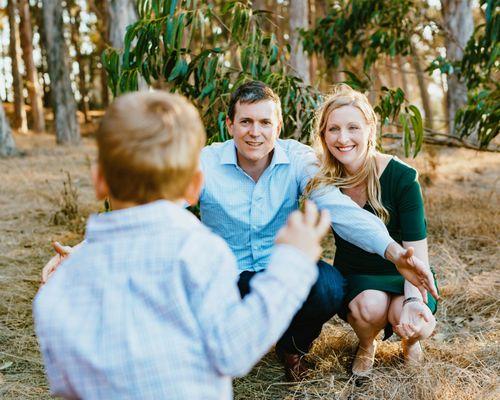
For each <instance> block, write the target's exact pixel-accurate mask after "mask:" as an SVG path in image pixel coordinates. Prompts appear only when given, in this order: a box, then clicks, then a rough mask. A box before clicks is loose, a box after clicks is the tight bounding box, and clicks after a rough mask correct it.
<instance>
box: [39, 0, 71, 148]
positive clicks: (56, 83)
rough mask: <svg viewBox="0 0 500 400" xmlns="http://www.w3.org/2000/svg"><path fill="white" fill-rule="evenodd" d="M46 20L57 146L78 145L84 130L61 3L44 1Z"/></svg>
mask: <svg viewBox="0 0 500 400" xmlns="http://www.w3.org/2000/svg"><path fill="white" fill-rule="evenodd" d="M43 21H44V36H45V38H44V39H45V47H46V50H47V63H48V70H49V76H50V94H51V103H52V109H53V111H54V121H55V128H56V138H57V143H59V144H77V143H79V141H80V128H79V126H78V121H77V119H76V102H75V97H74V95H73V90H72V89H71V80H70V75H69V65H68V59H69V57H68V50H67V47H66V43H65V41H64V34H63V19H62V4H61V0H43Z"/></svg>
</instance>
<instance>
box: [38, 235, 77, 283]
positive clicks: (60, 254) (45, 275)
mask: <svg viewBox="0 0 500 400" xmlns="http://www.w3.org/2000/svg"><path fill="white" fill-rule="evenodd" d="M52 247H53V248H54V250H55V251H56V253H57V254H56V255H55V256H54V257H52V258H51V259H50V260H49V262H48V263H47V264H45V266H44V267H43V269H42V285H44V284H45V283H47V280H48V279H49V278H50V276H51V275H52V274H53V273H54V272H55V271H56V269H57V267H59V265H60V264H61V262H62V261H63V260H64V259H65V258H66V257H67V256H69V255H70V254H71V252H72V251H73V248H72V247H70V246H63V245H62V244H61V243H59V242H53V243H52Z"/></svg>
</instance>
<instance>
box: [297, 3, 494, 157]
mask: <svg viewBox="0 0 500 400" xmlns="http://www.w3.org/2000/svg"><path fill="white" fill-rule="evenodd" d="M458 2H460V3H463V4H467V1H465V0H463V1H462V0H460V1H459V0H456V1H453V3H458ZM451 3H452V1H447V2H444V5H445V7H446V6H447V5H448V6H449V5H450V4H451ZM479 3H480V6H481V8H483V9H484V10H485V12H484V15H485V17H484V18H485V21H484V23H483V24H480V25H478V26H477V28H476V29H475V31H474V33H473V35H472V36H471V37H470V39H469V41H468V42H467V41H465V42H463V43H462V45H461V46H462V47H463V48H464V52H463V56H461V57H458V58H455V57H452V58H451V59H447V58H445V57H442V56H438V54H436V58H435V60H434V61H433V62H432V63H430V65H427V68H426V70H427V71H428V72H432V71H433V70H434V69H439V70H440V71H441V72H442V73H443V74H446V76H447V78H448V82H452V86H451V88H449V90H448V93H449V92H450V90H451V93H449V94H450V95H451V96H452V97H453V96H455V97H457V96H456V92H457V90H455V89H456V86H453V82H455V81H457V82H464V83H465V84H466V87H467V96H466V97H467V103H466V104H465V105H464V104H463V103H461V104H462V108H459V109H457V110H456V111H455V118H454V121H455V132H454V134H455V135H456V136H458V137H461V138H463V137H467V136H471V135H474V136H476V137H477V138H478V140H479V144H480V146H481V147H485V146H487V145H488V144H489V143H490V142H491V140H492V139H493V138H494V137H495V136H497V135H498V132H499V127H498V121H499V119H500V101H499V100H500V92H499V87H498V83H497V81H498V79H495V76H498V68H499V66H500V62H499V57H498V56H499V54H500V44H499V42H498V34H499V32H500V16H499V15H500V10H499V7H498V5H497V2H495V1H494V0H480V2H479ZM424 6H425V4H424V3H423V2H420V1H418V2H417V1H413V0H397V1H393V0H350V1H347V0H344V1H336V2H335V4H334V6H332V7H330V8H329V9H328V11H327V13H326V15H325V16H324V17H323V18H321V19H320V20H319V21H318V22H317V24H316V26H315V27H314V28H312V29H310V30H309V31H306V32H304V33H303V37H304V45H305V48H306V49H307V50H308V51H309V52H310V53H316V54H318V55H321V56H322V57H324V59H325V60H326V62H327V64H329V65H331V66H333V67H336V66H338V65H339V63H340V61H341V60H342V59H344V58H353V59H358V60H360V61H362V64H363V68H362V75H364V77H363V78H360V77H358V76H356V75H353V74H351V73H349V75H350V80H351V81H352V83H353V84H354V85H357V86H359V87H361V88H368V87H370V85H372V82H370V79H369V74H368V73H369V71H370V68H371V67H372V66H373V65H374V63H375V62H376V61H377V60H379V59H380V58H381V57H386V56H389V57H391V58H395V59H396V60H397V59H399V60H403V59H404V58H406V57H408V56H410V55H412V54H413V55H415V52H414V49H413V43H412V37H414V36H415V35H419V33H420V30H421V27H422V25H423V24H424V23H425V19H423V17H425V12H424V10H423V7H424ZM448 13H458V15H457V16H450V15H448V16H447V18H448V19H449V20H453V21H454V22H453V23H454V25H455V28H454V29H461V28H460V27H459V25H460V22H459V21H460V15H462V16H463V13H462V8H460V7H458V8H455V9H454V10H451V9H449V8H448ZM453 18H455V19H453ZM438 34H439V35H446V34H447V32H443V30H442V29H441V30H440V31H439V33H438ZM464 35H465V34H464ZM445 41H446V38H445ZM412 50H413V53H412ZM436 53H437V51H436ZM448 54H449V55H452V52H451V51H449V52H448ZM415 66H416V67H417V65H415ZM358 75H359V74H358ZM403 78H405V82H403V86H407V82H406V77H405V75H403ZM453 91H455V94H453ZM391 92H392V91H391V90H384V89H383V94H382V97H381V98H380V100H379V104H378V106H377V110H378V112H379V114H380V115H381V116H382V119H381V122H382V123H387V122H389V121H391V120H396V121H398V122H399V125H400V126H401V129H402V130H403V133H404V134H403V138H404V139H405V141H404V142H405V147H406V149H408V145H411V144H412V142H413V141H415V140H416V141H417V143H418V142H419V141H420V140H421V138H420V137H419V134H416V135H413V134H412V131H413V132H414V133H417V132H418V131H419V129H418V126H417V125H419V120H420V118H419V116H418V114H417V113H418V110H417V109H416V108H414V107H410V106H406V107H405V110H406V111H408V114H407V115H404V114H401V113H399V115H398V114H397V113H392V112H388V110H390V109H391V108H393V106H394V105H397V104H398V101H399V99H400V97H401V96H403V98H404V92H403V91H401V90H400V89H397V90H396V91H395V92H396V93H391ZM384 93H385V94H384ZM398 93H399V95H398ZM391 99H392V100H395V101H396V103H395V104H394V103H391V101H392V100H391ZM427 107H428V108H429V111H430V106H427ZM429 114H430V112H429ZM428 117H429V116H428ZM416 128H417V129H416ZM453 143H454V142H453ZM416 148H417V149H418V146H416ZM407 152H408V151H407Z"/></svg>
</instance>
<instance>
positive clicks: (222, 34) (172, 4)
mask: <svg viewBox="0 0 500 400" xmlns="http://www.w3.org/2000/svg"><path fill="white" fill-rule="evenodd" d="M137 9H138V14H139V20H138V21H137V22H136V23H134V24H133V25H131V26H129V27H128V29H127V33H126V35H125V47H124V50H123V52H121V51H119V50H117V49H108V50H107V51H105V53H104V55H103V61H104V64H105V67H106V70H107V71H108V78H109V79H108V81H109V83H110V87H111V89H112V91H113V93H114V94H115V95H116V94H118V93H121V92H126V91H133V90H137V89H138V80H139V77H141V76H142V77H144V79H145V80H146V81H147V82H148V84H150V85H151V86H153V87H159V88H164V89H168V90H171V91H176V92H180V93H182V94H183V95H185V96H187V97H188V98H189V99H191V100H192V101H193V102H194V103H195V105H197V107H198V108H199V109H200V110H201V112H202V115H203V118H204V122H205V125H206V126H207V131H208V136H209V141H223V140H226V139H227V138H228V134H227V132H226V129H225V118H226V110H227V106H228V102H229V97H230V93H231V90H232V88H233V87H235V86H238V85H240V84H241V83H243V82H244V81H247V80H250V79H258V80H261V81H263V82H265V83H267V84H269V85H270V86H271V87H272V88H273V89H274V90H275V91H276V93H277V94H278V95H279V96H280V98H281V100H282V107H283V117H284V124H283V136H284V137H294V138H297V139H300V140H303V141H306V142H307V141H308V140H309V139H310V135H311V130H312V129H311V128H312V122H313V117H314V111H315V110H316V109H317V107H318V103H319V102H320V101H321V95H320V93H318V92H317V91H316V90H315V89H314V88H312V87H311V86H308V85H307V84H304V82H303V81H302V80H301V79H300V78H299V77H297V76H295V73H294V71H293V70H291V69H290V67H289V65H288V60H289V58H290V54H289V50H288V48H287V46H280V45H279V43H278V42H277V40H276V35H275V32H274V31H273V29H276V27H273V26H271V27H270V29H266V24H265V22H266V21H265V19H266V18H265V17H266V13H265V12H259V11H255V10H252V8H251V4H250V3H249V2H243V1H226V2H214V1H196V0H193V1H191V0H185V1H176V0H167V1H159V0H139V1H138V2H137ZM377 111H379V112H380V113H381V117H382V120H383V121H385V120H386V119H389V118H399V117H401V118H402V120H403V121H404V123H405V126H406V127H407V129H405V132H406V133H405V135H406V136H405V137H406V139H405V144H406V146H405V148H406V150H407V152H409V151H410V148H412V146H413V151H414V152H415V153H416V152H418V150H419V149H420V146H421V143H422V119H421V116H420V113H419V112H418V109H416V107H413V106H411V107H410V106H406V105H405V100H404V95H403V93H402V91H400V90H399V91H391V90H389V89H387V90H386V92H384V95H383V96H382V97H381V103H380V104H379V106H378V108H377ZM410 126H413V127H414V129H413V131H412V132H410V129H409V127H410Z"/></svg>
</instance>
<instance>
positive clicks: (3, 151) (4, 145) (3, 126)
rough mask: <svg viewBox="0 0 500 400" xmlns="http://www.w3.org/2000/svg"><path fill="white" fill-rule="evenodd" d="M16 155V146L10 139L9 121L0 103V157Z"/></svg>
mask: <svg viewBox="0 0 500 400" xmlns="http://www.w3.org/2000/svg"><path fill="white" fill-rule="evenodd" d="M16 154H18V151H17V149H16V144H15V143H14V139H13V138H12V131H11V130H10V126H9V121H7V116H6V115H5V111H4V109H3V105H2V102H1V101H0V157H7V156H14V155H16Z"/></svg>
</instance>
